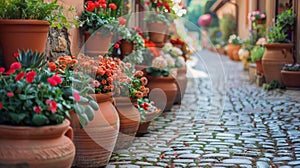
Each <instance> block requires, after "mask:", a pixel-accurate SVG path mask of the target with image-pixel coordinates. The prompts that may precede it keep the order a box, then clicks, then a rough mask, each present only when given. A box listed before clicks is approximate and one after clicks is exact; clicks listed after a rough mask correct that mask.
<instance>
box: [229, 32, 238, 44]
mask: <svg viewBox="0 0 300 168" xmlns="http://www.w3.org/2000/svg"><path fill="white" fill-rule="evenodd" d="M228 43H231V44H235V45H240V44H241V39H240V37H239V36H237V35H235V34H232V35H230V36H229V39H228Z"/></svg>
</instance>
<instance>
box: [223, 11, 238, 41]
mask: <svg viewBox="0 0 300 168" xmlns="http://www.w3.org/2000/svg"><path fill="white" fill-rule="evenodd" d="M220 30H221V32H222V40H223V41H228V39H229V36H230V35H231V34H234V33H235V32H236V21H235V18H234V16H233V15H232V14H224V15H223V18H222V19H221V20H220Z"/></svg>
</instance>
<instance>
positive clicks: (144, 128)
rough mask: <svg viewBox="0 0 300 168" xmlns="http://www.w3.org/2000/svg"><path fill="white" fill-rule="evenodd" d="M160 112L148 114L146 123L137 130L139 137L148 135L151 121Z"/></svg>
mask: <svg viewBox="0 0 300 168" xmlns="http://www.w3.org/2000/svg"><path fill="white" fill-rule="evenodd" d="M159 112H160V110H157V111H153V112H150V113H146V121H145V122H141V123H140V125H139V128H138V130H137V136H140V135H143V134H146V133H148V127H149V126H150V123H151V121H152V120H153V119H154V118H155V117H156V116H157V115H158V114H159Z"/></svg>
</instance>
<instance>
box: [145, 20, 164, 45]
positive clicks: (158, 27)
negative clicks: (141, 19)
mask: <svg viewBox="0 0 300 168" xmlns="http://www.w3.org/2000/svg"><path fill="white" fill-rule="evenodd" d="M147 28H148V32H149V38H150V41H152V42H154V43H156V44H164V41H165V34H167V31H168V25H167V24H166V23H163V22H150V23H148V24H147Z"/></svg>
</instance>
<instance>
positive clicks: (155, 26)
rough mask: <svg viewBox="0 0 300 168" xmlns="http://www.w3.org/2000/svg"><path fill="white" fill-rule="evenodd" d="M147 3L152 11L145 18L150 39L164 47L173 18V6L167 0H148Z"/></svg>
mask: <svg viewBox="0 0 300 168" xmlns="http://www.w3.org/2000/svg"><path fill="white" fill-rule="evenodd" d="M146 4H147V7H148V8H149V11H150V12H148V13H147V16H146V18H145V19H144V20H145V22H146V23H147V28H148V33H149V39H150V41H152V42H154V43H156V45H157V46H159V47H162V46H163V44H164V40H165V34H168V29H169V28H168V26H169V25H170V20H171V18H172V17H171V15H170V13H171V6H170V4H169V2H168V1H167V0H162V1H148V2H147V3H146Z"/></svg>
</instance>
